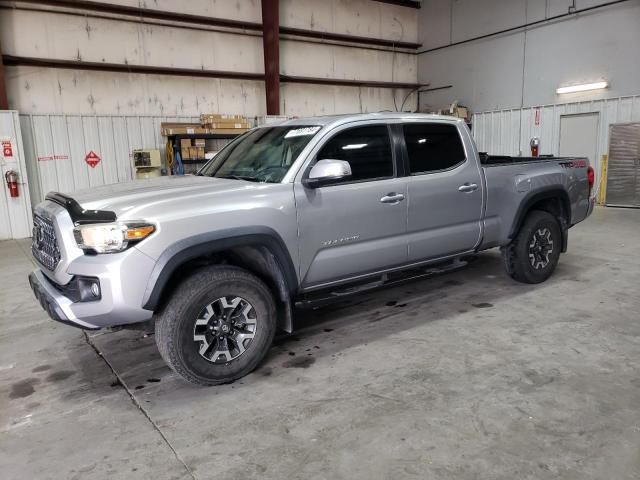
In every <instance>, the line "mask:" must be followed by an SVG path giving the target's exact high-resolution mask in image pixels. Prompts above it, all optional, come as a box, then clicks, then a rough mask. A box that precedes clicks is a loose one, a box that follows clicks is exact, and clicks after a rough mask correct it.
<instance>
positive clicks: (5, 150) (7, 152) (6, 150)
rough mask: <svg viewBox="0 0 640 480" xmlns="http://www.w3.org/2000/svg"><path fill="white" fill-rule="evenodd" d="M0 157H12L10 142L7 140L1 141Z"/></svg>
mask: <svg viewBox="0 0 640 480" xmlns="http://www.w3.org/2000/svg"><path fill="white" fill-rule="evenodd" d="M2 155H3V156H4V157H5V158H9V157H13V147H11V142H10V141H9V140H3V141H2Z"/></svg>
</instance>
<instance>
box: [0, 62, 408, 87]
mask: <svg viewBox="0 0 640 480" xmlns="http://www.w3.org/2000/svg"><path fill="white" fill-rule="evenodd" d="M2 60H3V62H4V65H6V66H19V65H22V66H30V67H45V68H62V69H67V70H78V71H95V72H117V73H136V74H148V75H176V76H181V77H205V78H226V79H234V80H253V81H264V79H265V76H264V75H263V74H262V73H250V72H228V71H220V70H202V69H193V68H176V67H153V66H147V65H128V64H120V63H104V62H85V61H77V60H54V59H49V58H33V57H18V56H14V55H3V56H2ZM280 82H281V83H301V84H311V85H337V86H345V87H373V88H402V89H408V88H417V87H419V86H420V84H418V83H404V82H380V81H375V80H345V79H341V78H315V77H298V76H293V75H280Z"/></svg>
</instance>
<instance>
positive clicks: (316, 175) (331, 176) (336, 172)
mask: <svg viewBox="0 0 640 480" xmlns="http://www.w3.org/2000/svg"><path fill="white" fill-rule="evenodd" d="M350 176H351V165H349V162H347V161H344V160H329V159H324V160H318V161H317V162H316V164H315V165H314V166H313V167H312V168H311V171H310V172H309V176H308V177H307V178H305V179H304V180H302V184H303V185H304V186H305V187H307V188H318V187H321V186H323V185H330V184H332V183H336V182H338V181H340V180H342V179H344V178H347V177H350Z"/></svg>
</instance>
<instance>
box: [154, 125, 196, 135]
mask: <svg viewBox="0 0 640 480" xmlns="http://www.w3.org/2000/svg"><path fill="white" fill-rule="evenodd" d="M183 125H184V124H183ZM187 125H191V124H187ZM203 133H207V129H206V128H203V127H202V126H201V125H197V126H186V127H185V126H181V127H177V126H171V127H167V126H165V127H161V128H160V134H161V135H162V136H163V137H168V136H170V135H201V134H203Z"/></svg>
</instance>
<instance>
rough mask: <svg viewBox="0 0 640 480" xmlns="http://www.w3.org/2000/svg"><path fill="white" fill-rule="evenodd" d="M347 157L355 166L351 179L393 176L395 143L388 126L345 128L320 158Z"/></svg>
mask: <svg viewBox="0 0 640 480" xmlns="http://www.w3.org/2000/svg"><path fill="white" fill-rule="evenodd" d="M322 159H332V160H346V161H347V162H349V165H351V173H352V175H351V177H349V178H348V179H347V180H346V181H347V182H355V181H359V180H370V179H373V178H384V177H392V176H393V158H392V155H391V142H390V140H389V132H388V130H387V127H386V125H379V126H374V127H358V128H352V129H349V130H345V131H344V132H342V133H339V134H337V135H336V136H335V137H333V138H332V139H331V140H329V141H328V142H327V143H326V144H325V145H324V147H322V150H320V153H319V154H318V160H322Z"/></svg>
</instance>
